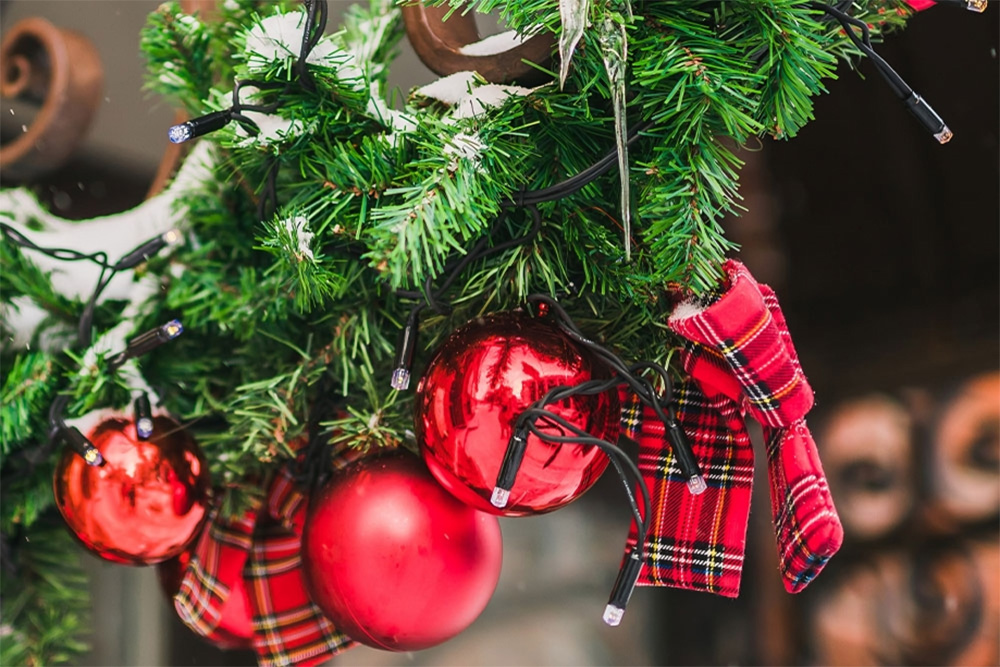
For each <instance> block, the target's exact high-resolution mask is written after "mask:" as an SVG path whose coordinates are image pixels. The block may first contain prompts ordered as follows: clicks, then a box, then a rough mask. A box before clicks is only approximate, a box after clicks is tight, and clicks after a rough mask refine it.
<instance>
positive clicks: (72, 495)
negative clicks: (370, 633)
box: [53, 417, 209, 565]
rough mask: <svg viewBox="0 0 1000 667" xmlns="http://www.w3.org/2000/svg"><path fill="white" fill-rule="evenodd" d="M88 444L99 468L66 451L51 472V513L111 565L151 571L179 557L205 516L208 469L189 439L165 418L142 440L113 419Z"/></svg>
mask: <svg viewBox="0 0 1000 667" xmlns="http://www.w3.org/2000/svg"><path fill="white" fill-rule="evenodd" d="M87 437H88V439H89V440H90V441H91V442H92V443H93V445H94V447H96V448H97V450H98V451H99V452H100V453H101V455H102V456H103V457H104V465H101V466H90V465H87V463H86V462H85V461H84V460H83V457H81V456H79V455H78V454H76V453H75V452H73V451H72V450H70V449H69V448H67V450H66V451H65V452H64V453H63V456H62V458H61V459H60V460H59V464H58V466H57V467H56V473H55V482H54V485H53V486H54V490H55V497H56V506H57V507H58V508H59V511H60V512H61V513H62V515H63V518H64V519H65V520H66V524H67V525H68V526H69V529H70V531H71V532H72V533H73V534H74V535H76V537H77V538H78V539H79V540H80V541H81V542H82V543H83V544H84V546H86V547H87V548H88V549H90V550H91V551H92V552H94V553H95V554H97V555H98V556H100V557H101V558H105V559H107V560H110V561H113V562H115V563H124V564H127V565H152V564H154V563H159V562H161V561H164V560H167V559H168V558H172V557H174V556H176V555H178V554H180V553H181V552H182V551H184V549H186V548H187V546H188V545H189V544H190V543H191V541H192V540H193V539H194V538H195V536H196V535H197V534H198V529H199V528H200V527H201V523H202V521H203V520H204V518H205V515H206V512H207V509H208V491H209V478H208V468H207V466H206V465H205V461H204V459H203V458H202V456H201V452H200V450H199V449H198V445H197V444H195V442H194V440H192V439H191V437H190V436H189V435H188V434H187V432H186V431H184V429H182V428H181V427H180V426H179V425H178V424H177V423H175V422H174V421H172V420H170V419H167V418H166V417H156V418H154V419H153V436H152V437H151V438H150V439H149V440H147V441H142V440H139V438H138V437H137V436H136V433H135V424H134V423H133V422H132V421H131V420H128V419H118V418H115V419H108V420H105V421H104V422H102V423H101V424H99V425H98V426H97V427H96V428H95V429H94V430H93V432H92V433H89V434H87Z"/></svg>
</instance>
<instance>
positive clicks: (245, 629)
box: [156, 551, 253, 649]
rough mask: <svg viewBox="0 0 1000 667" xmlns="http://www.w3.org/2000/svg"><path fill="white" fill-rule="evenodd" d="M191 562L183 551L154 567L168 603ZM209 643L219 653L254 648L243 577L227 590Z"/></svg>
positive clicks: (250, 614) (178, 589)
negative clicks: (217, 648)
mask: <svg viewBox="0 0 1000 667" xmlns="http://www.w3.org/2000/svg"><path fill="white" fill-rule="evenodd" d="M190 562H191V552H190V551H184V552H182V553H181V554H180V555H179V556H175V557H173V558H171V559H170V560H167V561H164V562H162V563H160V564H159V565H157V566H156V576H157V578H158V579H159V580H160V588H162V589H163V593H164V594H165V595H166V596H167V598H168V599H170V600H173V597H174V596H175V595H177V592H178V591H180V589H181V581H182V580H183V579H184V572H185V571H186V570H187V567H188V564H189V563H190ZM208 641H210V642H212V644H214V645H215V646H217V647H219V648H221V649H239V648H250V647H251V646H252V645H253V614H252V613H251V611H250V596H249V594H248V593H247V587H246V585H245V584H244V583H243V577H239V578H237V579H236V583H235V585H234V586H233V587H232V588H231V589H230V591H229V596H228V597H227V598H226V601H225V602H224V603H223V604H222V611H221V618H220V619H219V625H218V626H217V627H216V628H215V630H214V632H213V633H212V637H210V638H208Z"/></svg>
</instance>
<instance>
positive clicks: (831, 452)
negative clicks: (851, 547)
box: [816, 395, 917, 539]
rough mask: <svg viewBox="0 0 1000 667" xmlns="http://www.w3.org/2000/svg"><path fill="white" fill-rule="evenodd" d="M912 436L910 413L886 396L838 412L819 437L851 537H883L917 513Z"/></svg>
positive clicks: (840, 407) (856, 402) (869, 398)
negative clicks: (915, 508) (915, 507)
mask: <svg viewBox="0 0 1000 667" xmlns="http://www.w3.org/2000/svg"><path fill="white" fill-rule="evenodd" d="M912 431H913V423H912V419H911V417H910V414H909V411H908V410H907V409H906V407H905V406H904V405H903V404H902V403H900V402H898V401H895V400H893V399H891V398H889V397H888V396H882V395H871V396H866V397H863V398H858V399H854V400H850V401H846V402H844V403H842V404H840V405H838V406H836V408H835V409H834V412H833V414H832V415H830V417H829V419H828V421H827V423H826V425H825V427H824V428H822V429H821V430H820V431H819V433H818V437H817V439H816V440H817V442H820V443H822V447H823V450H822V451H823V464H824V467H825V469H826V472H827V476H828V478H829V480H830V490H831V492H832V493H833V497H834V500H835V501H836V503H837V510H838V511H839V513H840V518H841V520H842V521H843V522H844V528H845V529H846V530H847V532H848V533H850V534H851V535H852V536H854V537H859V538H863V539H873V538H876V537H881V536H882V535H884V534H886V533H888V532H890V531H891V530H893V529H895V528H897V527H899V526H900V525H901V524H902V523H903V522H904V521H905V520H906V519H907V518H909V516H910V513H911V512H913V510H914V505H915V504H916V501H917V497H916V493H915V491H914V479H915V478H916V475H917V471H916V470H914V464H913V438H912Z"/></svg>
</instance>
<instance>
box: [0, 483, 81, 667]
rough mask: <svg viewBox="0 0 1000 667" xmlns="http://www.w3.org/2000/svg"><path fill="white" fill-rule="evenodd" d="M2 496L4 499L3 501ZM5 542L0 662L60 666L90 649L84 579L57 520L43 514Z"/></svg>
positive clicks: (76, 553) (0, 573)
mask: <svg viewBox="0 0 1000 667" xmlns="http://www.w3.org/2000/svg"><path fill="white" fill-rule="evenodd" d="M6 500H7V499H6V498H5V501H6ZM9 536H10V534H7V533H6V531H5V539H4V542H5V545H4V554H3V556H4V557H3V559H2V567H0V601H2V604H3V611H4V614H3V622H2V625H0V664H4V665H62V664H73V663H75V662H77V661H78V660H79V659H80V658H81V656H82V654H84V653H85V652H86V651H87V649H88V648H89V647H88V645H87V643H86V642H85V641H83V640H82V639H81V638H82V637H85V636H86V635H88V634H89V632H90V623H89V616H90V600H89V594H88V591H87V579H86V576H85V575H84V573H83V571H82V570H81V569H80V566H79V563H78V559H79V556H80V550H79V548H78V547H77V546H76V544H75V543H74V542H73V539H72V538H71V537H70V535H69V534H68V533H67V532H66V529H65V527H64V526H63V525H62V520H61V519H60V518H58V517H48V518H47V519H46V520H45V521H40V522H38V523H36V524H35V525H34V526H32V527H31V528H30V529H25V530H21V531H19V532H18V534H17V539H16V540H14V541H13V542H12V543H9V542H7V539H6V538H7V537H9Z"/></svg>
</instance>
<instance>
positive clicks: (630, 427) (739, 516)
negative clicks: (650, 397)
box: [622, 380, 753, 597]
mask: <svg viewBox="0 0 1000 667" xmlns="http://www.w3.org/2000/svg"><path fill="white" fill-rule="evenodd" d="M674 398H675V401H676V412H677V420H678V421H679V422H680V424H681V426H683V427H684V431H685V432H686V433H687V435H688V439H689V441H690V444H691V448H692V452H693V453H694V456H695V458H697V459H698V462H699V464H700V465H701V469H702V474H703V475H704V477H705V482H706V484H707V486H708V488H707V489H706V490H705V492H704V493H701V494H699V495H697V496H696V495H692V494H691V493H690V492H689V491H688V488H687V478H686V477H685V476H684V475H683V474H682V473H681V470H680V468H679V467H678V466H677V463H676V460H675V458H674V455H673V452H672V451H671V449H670V447H669V445H668V444H667V439H666V434H665V432H664V427H663V423H662V422H661V421H660V420H659V419H658V418H657V416H656V413H655V412H654V411H653V409H652V408H650V407H648V406H646V405H644V404H643V403H642V402H640V401H639V399H638V397H636V396H635V395H626V396H624V397H623V398H622V406H623V409H622V429H623V431H624V433H625V435H626V436H628V437H630V438H632V439H633V440H635V441H636V442H638V443H639V470H640V471H641V472H642V475H643V478H644V479H645V481H646V485H647V486H648V488H649V493H650V500H651V517H650V519H649V521H647V524H648V526H649V530H648V532H647V533H646V561H645V564H644V565H643V568H642V571H641V572H640V574H639V581H638V585H640V586H671V587H674V588H685V589H689V590H698V591H706V592H710V593H716V594H718V595H723V596H726V597H736V596H737V595H739V591H740V574H741V572H742V571H743V558H744V553H745V551H746V528H747V520H748V518H749V512H750V491H751V485H752V482H753V448H752V447H751V446H750V437H749V436H748V435H747V431H746V428H745V426H744V424H743V421H742V420H741V419H740V418H739V415H738V414H737V412H736V410H735V407H736V404H735V403H732V401H725V402H720V401H717V400H712V399H709V398H708V397H706V396H705V394H704V393H703V392H702V391H701V389H700V388H699V387H698V385H697V383H695V382H693V381H690V380H687V381H684V382H680V383H677V384H675V386H674ZM629 539H630V542H631V543H634V542H635V539H636V526H635V523H634V522H633V524H632V530H631V534H630V537H629Z"/></svg>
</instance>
